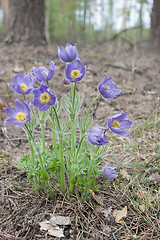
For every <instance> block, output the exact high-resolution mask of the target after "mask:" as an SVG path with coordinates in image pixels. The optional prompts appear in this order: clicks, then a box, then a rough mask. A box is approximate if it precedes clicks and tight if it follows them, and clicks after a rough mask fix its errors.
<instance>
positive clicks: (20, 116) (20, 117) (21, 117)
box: [16, 112, 26, 122]
mask: <svg viewBox="0 0 160 240" xmlns="http://www.w3.org/2000/svg"><path fill="white" fill-rule="evenodd" d="M16 119H17V121H19V122H23V121H25V120H26V115H25V114H24V113H23V112H18V113H17V114H16Z"/></svg>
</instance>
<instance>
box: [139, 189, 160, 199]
mask: <svg viewBox="0 0 160 240" xmlns="http://www.w3.org/2000/svg"><path fill="white" fill-rule="evenodd" d="M137 197H139V198H143V199H146V200H149V201H150V202H154V201H155V200H156V199H157V198H156V197H153V196H152V195H151V194H150V193H149V192H147V191H146V189H145V188H142V189H141V190H140V191H139V192H138V193H137Z"/></svg>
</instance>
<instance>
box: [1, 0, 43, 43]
mask: <svg viewBox="0 0 160 240" xmlns="http://www.w3.org/2000/svg"><path fill="white" fill-rule="evenodd" d="M2 5H3V7H5V14H6V15H4V16H6V19H5V26H7V29H8V34H7V37H6V39H5V42H6V43H22V44H24V45H31V44H33V45H40V44H44V43H45V42H46V39H45V14H44V13H45V9H44V0H34V1H32V0H9V2H8V0H7V1H6V0H4V1H2ZM7 7H8V9H9V14H8V12H7V11H8V9H7ZM7 18H8V20H7Z"/></svg>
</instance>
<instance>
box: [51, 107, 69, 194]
mask: <svg viewBox="0 0 160 240" xmlns="http://www.w3.org/2000/svg"><path fill="white" fill-rule="evenodd" d="M53 110H54V113H55V117H56V121H57V124H58V128H59V133H58V137H59V151H60V179H61V191H62V193H63V194H64V193H65V190H66V182H65V165H64V158H63V135H62V133H61V126H60V123H59V119H58V115H57V112H56V109H55V108H54V106H53Z"/></svg>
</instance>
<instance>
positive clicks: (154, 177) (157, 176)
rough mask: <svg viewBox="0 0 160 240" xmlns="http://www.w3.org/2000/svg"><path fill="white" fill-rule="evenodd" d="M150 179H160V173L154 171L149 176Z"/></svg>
mask: <svg viewBox="0 0 160 240" xmlns="http://www.w3.org/2000/svg"><path fill="white" fill-rule="evenodd" d="M148 179H149V180H160V175H159V174H158V173H154V174H152V175H150V176H149V178H148Z"/></svg>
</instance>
